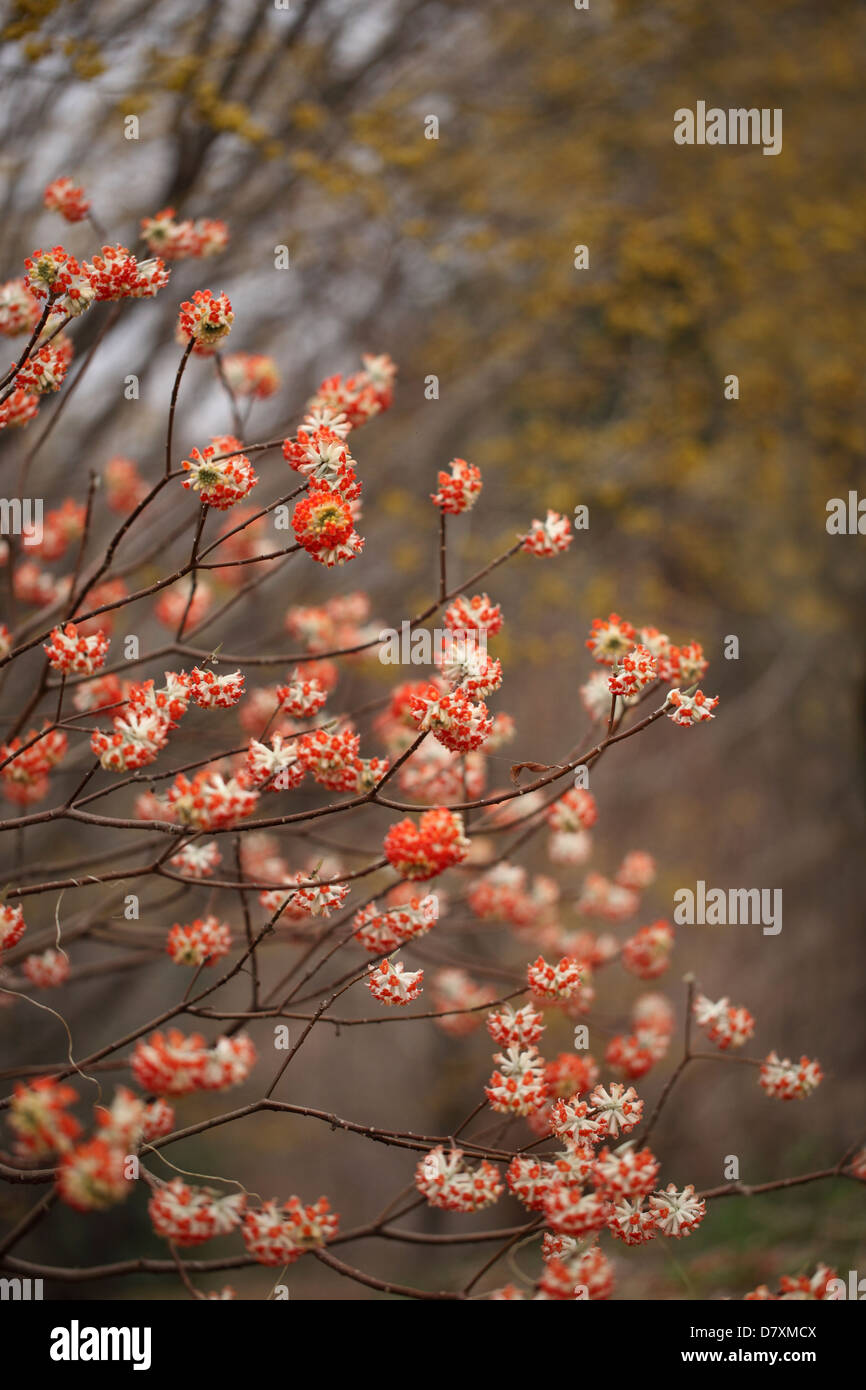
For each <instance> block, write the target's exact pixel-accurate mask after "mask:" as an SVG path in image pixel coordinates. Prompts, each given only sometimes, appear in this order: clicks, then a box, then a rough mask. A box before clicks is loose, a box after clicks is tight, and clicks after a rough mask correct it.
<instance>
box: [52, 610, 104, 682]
mask: <svg viewBox="0 0 866 1390" xmlns="http://www.w3.org/2000/svg"><path fill="white" fill-rule="evenodd" d="M108 644H109V638H108V637H106V635H105V633H104V632H102V631H97V632H94V633H91V634H90V635H89V636H85V635H84V634H82V633H81V632H79V630H78V628H77V627H76V625H75V623H66V625H65V626H64V627H56V628H54V630H53V632H52V633H51V637H50V638H49V640H48V641H47V642H46V643H45V654H46V656H47V657H48V660H49V662H50V664H51V665H52V666H53V667H54V670H55V671H62V672H63V674H64V675H82V676H92V675H93V673H94V671H98V670H99V668H100V666H104V665H105V658H106V656H107V655H108Z"/></svg>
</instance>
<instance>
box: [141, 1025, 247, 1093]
mask: <svg viewBox="0 0 866 1390" xmlns="http://www.w3.org/2000/svg"><path fill="white" fill-rule="evenodd" d="M255 1060H256V1050H255V1048H254V1046H253V1044H252V1042H251V1041H250V1039H249V1038H248V1037H247V1036H246V1034H245V1033H236V1034H235V1035H234V1037H231V1038H229V1037H223V1038H218V1039H217V1041H216V1042H215V1043H214V1044H213V1046H212V1047H208V1046H207V1045H206V1043H205V1040H204V1038H203V1037H202V1036H201V1035H200V1034H199V1033H190V1034H188V1035H184V1034H183V1033H181V1032H179V1031H178V1030H177V1029H176V1028H171V1029H169V1031H168V1032H167V1033H165V1034H163V1033H154V1034H153V1035H152V1036H151V1038H150V1040H149V1041H145V1040H144V1039H143V1038H142V1039H140V1040H139V1042H137V1043H136V1046H135V1050H134V1052H133V1054H132V1058H131V1060H130V1066H131V1068H132V1074H133V1076H134V1077H135V1079H136V1081H137V1082H138V1084H139V1085H140V1086H141V1088H142V1090H143V1091H147V1092H151V1093H153V1094H154V1095H159V1096H183V1095H188V1094H189V1093H190V1092H191V1091H222V1090H225V1089H226V1088H227V1087H229V1086H238V1085H240V1083H241V1082H242V1081H245V1080H246V1078H247V1076H248V1075H249V1073H250V1071H251V1070H252V1068H253V1065H254V1064H255Z"/></svg>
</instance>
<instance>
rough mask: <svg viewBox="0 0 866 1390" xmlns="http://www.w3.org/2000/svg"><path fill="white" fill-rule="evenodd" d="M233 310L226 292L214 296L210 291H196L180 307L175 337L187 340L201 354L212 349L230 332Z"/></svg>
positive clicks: (205, 353)
mask: <svg viewBox="0 0 866 1390" xmlns="http://www.w3.org/2000/svg"><path fill="white" fill-rule="evenodd" d="M234 318H235V316H234V310H233V309H232V306H231V300H230V299H229V297H228V295H227V294H218V295H214V294H212V293H211V291H210V290H196V292H195V294H194V295H193V296H192V299H185V300H184V301H183V303H182V304H181V306H180V313H179V314H178V319H177V327H178V336H179V337H181V338H182V339H183V340H184V341H191V342H192V343H193V344H194V346H195V350H196V351H197V352H198V353H200V354H204V355H206V356H207V355H209V354H210V353H212V352H215V351H216V349H217V348H218V347H219V345H220V343H221V342H222V340H223V338H225V337H226V336H227V335H228V334H229V333H230V332H231V326H232V324H233V323H234Z"/></svg>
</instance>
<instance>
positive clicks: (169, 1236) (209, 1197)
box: [147, 1177, 247, 1246]
mask: <svg viewBox="0 0 866 1390" xmlns="http://www.w3.org/2000/svg"><path fill="white" fill-rule="evenodd" d="M150 1182H151V1184H152V1186H153V1194H152V1196H151V1198H150V1201H149V1202H148V1204H147V1212H148V1215H149V1217H150V1219H151V1222H152V1223H153V1229H154V1231H155V1232H156V1234H157V1235H158V1236H161V1237H162V1239H163V1240H169V1241H171V1243H172V1244H173V1245H180V1246H190V1245H202V1244H203V1243H204V1241H206V1240H211V1239H212V1238H213V1237H214V1236H224V1235H228V1234H229V1232H230V1231H234V1230H236V1229H237V1227H238V1226H240V1224H241V1221H242V1220H243V1216H244V1211H245V1209H246V1203H247V1199H246V1195H245V1194H244V1193H242V1192H232V1193H229V1194H228V1195H223V1194H222V1193H220V1192H216V1191H214V1189H213V1188H210V1187H193V1186H191V1185H190V1184H189V1183H185V1182H184V1180H183V1178H172V1179H171V1181H170V1182H159V1181H158V1180H157V1179H156V1178H153V1177H151V1178H150Z"/></svg>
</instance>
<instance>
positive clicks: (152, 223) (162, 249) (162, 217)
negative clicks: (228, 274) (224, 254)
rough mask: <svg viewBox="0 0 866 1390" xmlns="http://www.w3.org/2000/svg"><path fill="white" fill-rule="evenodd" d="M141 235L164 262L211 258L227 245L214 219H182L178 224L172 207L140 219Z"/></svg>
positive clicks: (225, 230) (222, 224)
mask: <svg viewBox="0 0 866 1390" xmlns="http://www.w3.org/2000/svg"><path fill="white" fill-rule="evenodd" d="M141 235H142V238H143V240H144V241H146V242H147V245H148V248H149V249H150V250H151V251H153V252H158V253H159V255H161V256H164V257H165V259H166V260H167V261H180V260H184V259H186V258H187V257H189V256H196V257H200V256H215V255H216V254H217V253H218V252H219V251H222V250H223V249H224V247H225V246H226V245H227V243H228V238H229V233H228V228H227V226H226V224H225V222H220V221H219V220H218V219H216V218H211V217H198V218H196V219H195V221H193V220H192V219H191V218H184V219H183V221H181V222H178V221H177V219H176V216H175V211H174V208H163V209H162V211H161V212H157V213H154V215H153V217H144V218H142V222H141Z"/></svg>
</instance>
